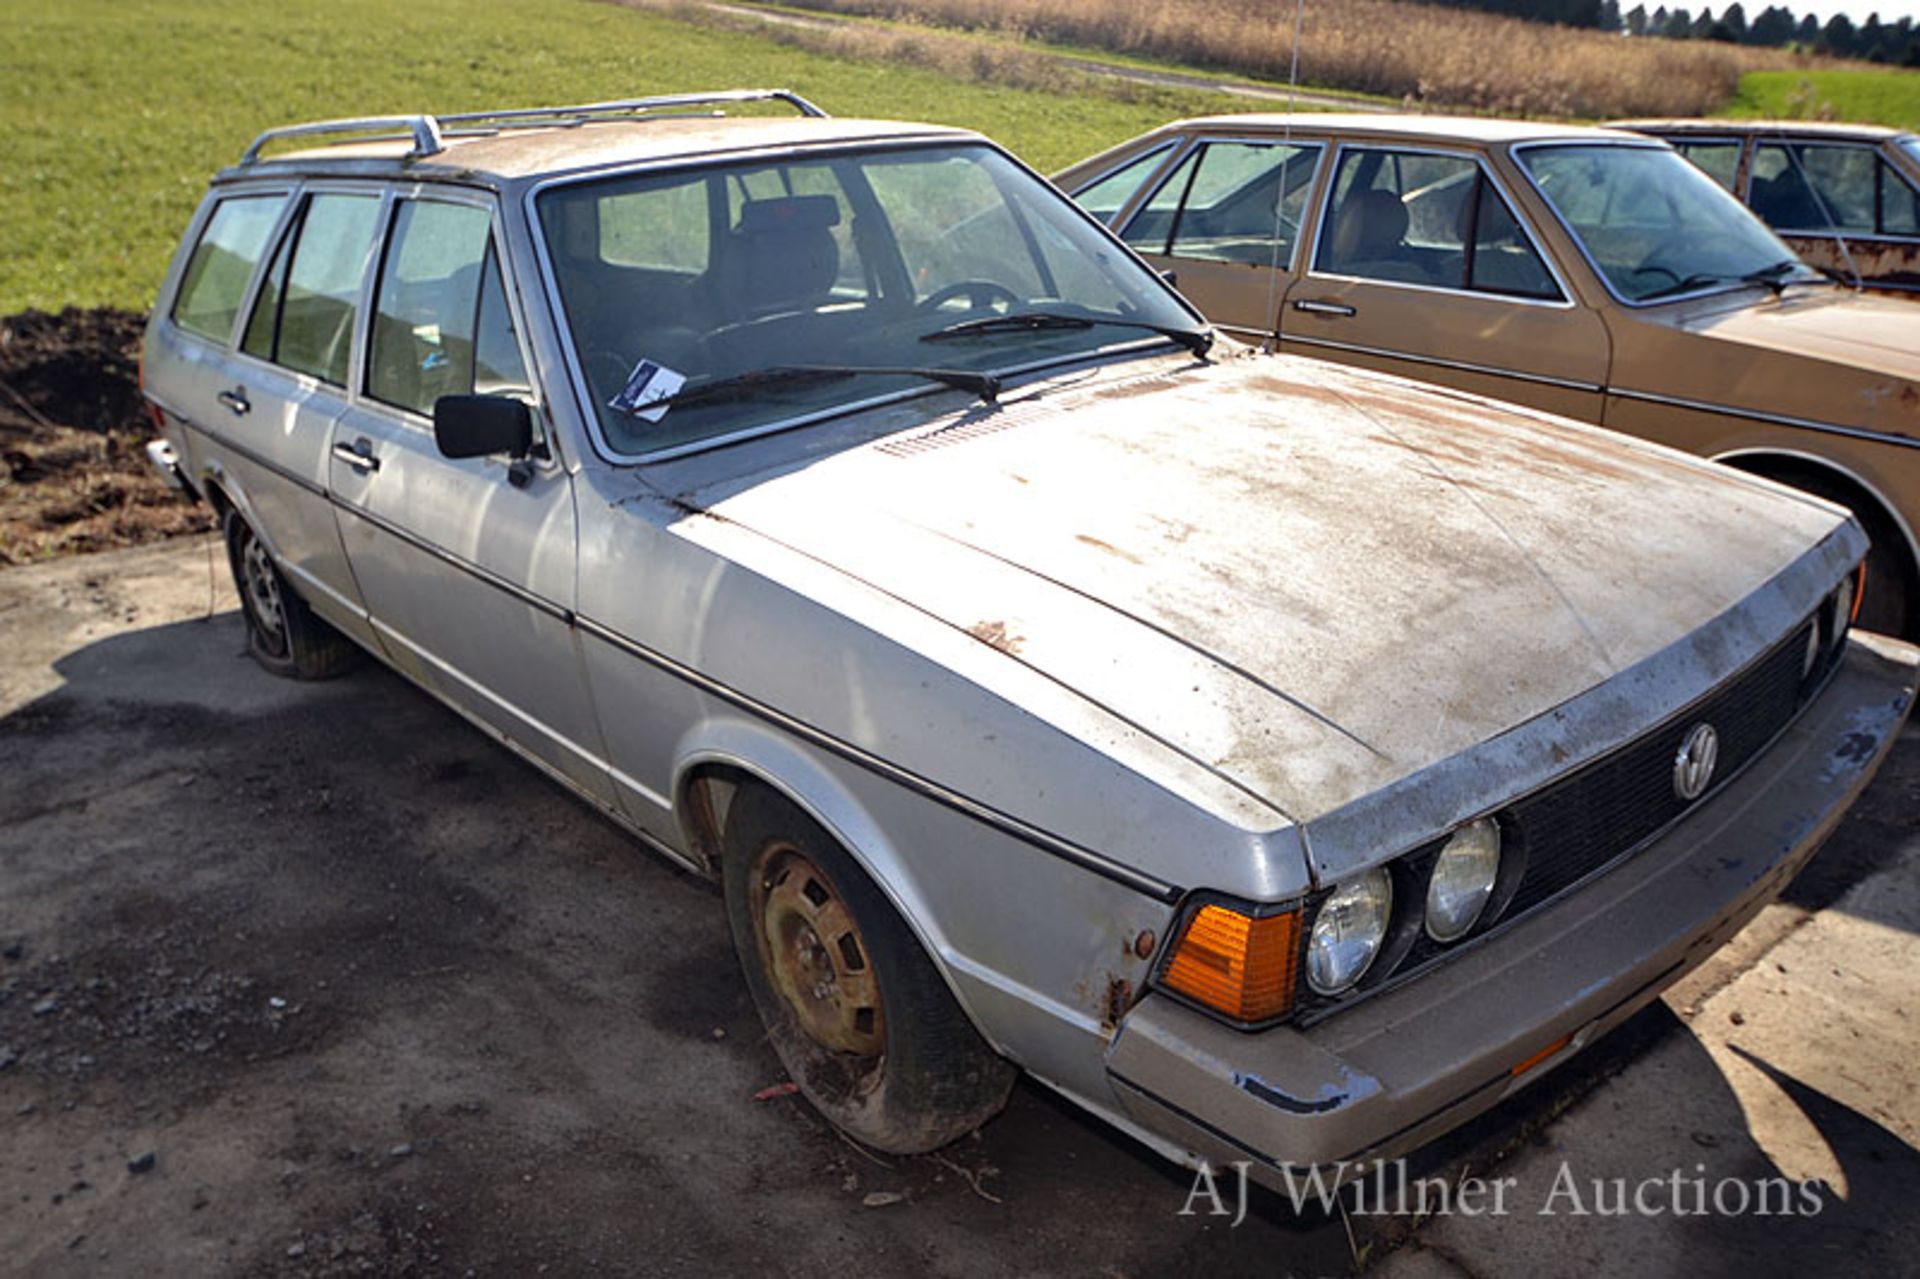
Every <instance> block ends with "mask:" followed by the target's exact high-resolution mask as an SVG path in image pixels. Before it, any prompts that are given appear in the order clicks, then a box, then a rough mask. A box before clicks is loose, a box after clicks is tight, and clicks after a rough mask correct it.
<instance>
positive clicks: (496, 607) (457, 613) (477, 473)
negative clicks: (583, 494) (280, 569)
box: [331, 195, 612, 802]
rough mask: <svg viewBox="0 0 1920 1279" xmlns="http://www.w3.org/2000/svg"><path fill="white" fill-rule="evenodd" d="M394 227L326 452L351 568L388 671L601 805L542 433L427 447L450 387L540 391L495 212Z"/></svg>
mask: <svg viewBox="0 0 1920 1279" xmlns="http://www.w3.org/2000/svg"><path fill="white" fill-rule="evenodd" d="M390 225H391V230H390V233H389V236H388V240H387V244H386V248H385V252H384V253H383V254H382V257H381V262H380V267H379V272H378V277H377V280H376V288H375V292H374V297H373V302H372V306H371V314H370V316H369V323H368V335H367V344H366V345H367V360H366V366H365V374H364V377H363V380H362V382H361V387H360V394H359V395H358V396H357V397H356V400H355V404H354V406H353V407H352V408H350V409H349V410H348V411H347V412H346V413H345V414H344V415H342V416H341V418H340V419H339V421H338V422H337V423H336V424H335V426H334V432H333V440H332V449H331V463H332V470H333V476H332V488H333V492H334V497H335V502H336V511H337V513H338V518H339V521H340V536H341V540H342V542H343V543H344V544H345V546H346V550H347V557H348V560H349V562H350V563H351V564H352V566H353V573H354V577H355V578H356V580H358V582H359V583H360V589H361V593H362V595H363V596H364V598H365V600H366V603H367V608H368V611H369V612H370V613H371V614H372V617H373V622H374V627H375V629H376V631H377V632H378V634H379V637H380V642H381V644H382V645H383V646H384V647H385V649H386V651H387V653H388V655H389V656H390V657H391V659H392V661H393V663H394V665H396V666H397V667H399V668H400V669H402V670H403V671H405V672H406V673H407V674H409V675H411V676H412V677H413V678H415V679H416V680H418V681H419V682H420V683H422V684H424V685H426V686H427V687H429V688H432V689H434V690H436V691H438V692H439V693H440V694H441V695H442V696H443V697H445V698H446V699H447V700H448V701H449V702H451V703H452V704H453V705H455V706H456V707H458V708H460V709H461V710H462V711H464V712H465V713H466V714H468V715H469V716H470V717H472V718H473V719H475V720H478V721H479V722H481V723H482V724H484V725H486V726H488V727H490V728H492V729H494V730H495V731H496V732H498V733H500V734H501V735H502V736H504V737H506V738H508V739H509V740H511V741H512V742H514V743H515V744H516V745H518V746H520V747H522V748H523V749H524V750H526V751H527V752H528V753H529V754H530V755H531V756H533V757H534V758H535V759H536V760H537V761H539V762H541V763H544V764H546V765H547V766H548V767H549V768H550V769H552V770H553V771H554V772H556V773H558V774H560V775H561V776H563V777H564V778H566V779H567V780H569V781H571V782H573V783H574V784H575V785H577V786H579V787H580V788H581V789H583V790H585V791H587V792H588V793H590V794H593V795H596V796H599V797H601V798H602V799H603V800H606V801H608V802H611V798H612V797H611V790H610V784H609V782H608V780H607V777H606V771H605V765H604V757H605V753H604V750H603V748H602V746H601V745H600V730H599V726H598V722H597V720H596V718H595V715H594V711H593V706H592V703H591V701H590V700H589V698H588V696H587V692H586V687H585V682H584V677H583V675H582V672H581V669H580V659H579V654H578V652H577V651H576V649H575V645H574V636H573V632H572V618H573V606H574V561H575V550H576V534H575V527H574V508H573V484H572V479H571V477H570V476H569V475H568V474H567V472H566V470H565V469H564V468H563V467H561V466H560V465H559V460H558V458H557V457H555V456H553V454H552V453H551V451H550V450H549V448H548V446H547V445H546V444H544V443H542V444H540V445H537V446H536V454H545V456H535V457H532V458H528V459H521V460H516V459H510V458H506V457H492V458H467V459H459V460H455V459H450V458H447V457H445V456H443V455H442V454H441V453H440V451H439V449H438V448H437V447H436V445H435V443H434V436H433V407H434V402H435V401H436V400H437V399H438V398H439V397H441V396H443V395H466V394H474V393H478V394H496V395H511V396H514V397H517V398H521V399H525V400H527V401H529V402H532V401H534V399H535V392H534V388H533V385H532V380H531V378H530V377H529V376H528V373H527V368H528V365H527V361H526V359H525V355H524V352H523V350H522V347H521V342H520V337H519V334H520V333H521V332H522V328H521V326H520V325H519V324H518V323H516V321H515V319H514V315H513V308H512V305H511V303H510V301H509V297H508V292H507V289H506V287H505V278H504V275H503V272H502V270H501V266H500V255H499V251H498V246H497V243H496V240H495V237H494V234H493V230H492V213H491V210H490V208H489V206H488V205H487V204H486V203H485V202H484V201H483V200H481V199H478V198H476V199H473V200H462V199H458V198H454V197H446V196H436V197H433V198H426V197H424V196H418V195H416V196H412V197H406V198H401V199H398V200H396V201H395V202H394V204H393V212H392V217H391V223H390ZM537 416H538V415H537V413H536V417H537Z"/></svg>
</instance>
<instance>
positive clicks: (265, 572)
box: [221, 509, 360, 679]
mask: <svg viewBox="0 0 1920 1279" xmlns="http://www.w3.org/2000/svg"><path fill="white" fill-rule="evenodd" d="M221 532H222V533H224V534H225V535H226V539H227V566H228V567H229V568H230V569H232V570H233V586H234V590H236V591H238V592H239V595H240V611H241V613H242V614H243V615H245V617H246V621H247V652H248V653H250V654H251V655H252V656H253V660H254V661H256V662H258V663H260V665H262V666H264V667H266V668H267V669H268V670H269V671H272V672H273V673H274V674H275V675H280V676H284V677H285V678H287V679H331V678H333V677H334V676H335V675H339V674H341V673H343V672H345V671H347V670H350V669H351V668H352V667H353V666H354V665H355V663H357V662H358V661H359V660H360V650H359V648H358V647H357V646H355V644H354V642H353V641H352V640H350V639H348V638H347V637H346V636H344V635H342V634H341V633H340V632H339V631H336V630H334V629H333V628H332V627H331V626H328V625H327V624H326V623H325V622H323V621H321V620H320V619H319V618H318V617H315V616H314V613H313V610H312V609H310V608H308V607H307V602H306V601H305V600H303V599H301V598H300V597H299V596H298V595H296V594H294V593H293V590H292V588H290V587H289V586H288V585H287V580H286V578H284V577H282V576H281V574H280V569H279V568H278V566H276V565H275V564H274V562H273V556H272V554H271V553H269V552H268V550H267V548H266V545H265V544H264V543H262V542H261V541H260V539H259V538H257V537H255V536H254V533H253V527H252V526H251V525H249V524H248V523H247V521H246V520H245V518H243V517H242V516H241V514H240V512H239V511H236V510H231V509H230V510H228V511H227V513H226V515H225V516H224V517H223V518H222V520H221Z"/></svg>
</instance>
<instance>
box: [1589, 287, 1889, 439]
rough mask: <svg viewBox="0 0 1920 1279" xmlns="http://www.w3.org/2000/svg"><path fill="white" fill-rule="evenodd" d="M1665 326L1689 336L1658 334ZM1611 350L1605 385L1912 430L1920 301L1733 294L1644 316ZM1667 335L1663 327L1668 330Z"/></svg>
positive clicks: (1829, 293) (1841, 293)
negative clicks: (1659, 317)
mask: <svg viewBox="0 0 1920 1279" xmlns="http://www.w3.org/2000/svg"><path fill="white" fill-rule="evenodd" d="M1667 324H1670V325H1671V328H1672V329H1677V330H1678V331H1679V332H1680V333H1682V334H1685V335H1687V336H1688V337H1691V338H1692V339H1694V341H1692V342H1689V341H1686V340H1685V339H1682V340H1681V341H1679V342H1675V341H1674V340H1673V338H1672V337H1671V336H1666V337H1661V336H1659V335H1658V334H1659V332H1660V330H1663V329H1666V327H1667ZM1648 327H1649V328H1650V329H1651V330H1653V332H1650V333H1649V334H1648V335H1647V337H1648V339H1649V340H1647V341H1644V342H1635V341H1633V340H1632V338H1631V336H1630V335H1622V336H1623V337H1625V338H1626V340H1624V341H1622V342H1620V343H1619V344H1618V348H1617V357H1618V358H1617V360H1616V365H1615V369H1614V378H1613V380H1614V382H1615V383H1616V384H1617V385H1619V386H1621V387H1623V388H1627V389H1632V390H1645V391H1656V392H1661V393H1664V394H1669V395H1675V396H1678V397H1680V398H1683V399H1688V400H1700V401H1707V402H1711V403H1715V404H1722V405H1725V406H1727V407H1729V408H1734V409H1747V410H1756V411H1759V412H1763V413H1774V414H1786V415H1788V416H1791V417H1797V418H1804V419H1806V420H1808V421H1814V422H1832V423H1834V424H1836V425H1840V426H1848V427H1854V428H1858V429H1862V430H1872V431H1880V432H1884V433H1886V434H1890V435H1904V436H1909V437H1915V436H1920V306H1916V305H1914V304H1913V303H1912V302H1907V301H1901V300H1898V299H1894V298H1886V297H1875V296H1870V295H1862V294H1856V293H1850V292H1847V291H1845V290H1842V289H1837V288H1814V289H1789V290H1788V291H1787V293H1786V294H1785V296H1784V297H1782V298H1779V299H1769V300H1767V301H1763V302H1755V301H1753V300H1752V298H1751V295H1739V301H1738V302H1737V303H1736V304H1735V305H1733V306H1727V305H1725V303H1724V302H1721V303H1713V304H1709V305H1707V306H1704V307H1700V308H1683V309H1680V310H1678V311H1677V312H1675V313H1673V314H1672V315H1671V317H1670V318H1668V319H1667V320H1666V323H1661V322H1658V321H1655V322H1652V323H1651V324H1649V326H1648ZM1667 331H1668V332H1669V333H1670V332H1671V330H1667Z"/></svg>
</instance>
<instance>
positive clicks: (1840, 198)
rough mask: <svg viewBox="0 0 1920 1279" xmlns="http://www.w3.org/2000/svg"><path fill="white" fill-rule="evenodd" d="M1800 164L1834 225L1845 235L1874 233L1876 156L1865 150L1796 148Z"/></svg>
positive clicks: (1877, 165)
mask: <svg viewBox="0 0 1920 1279" xmlns="http://www.w3.org/2000/svg"><path fill="white" fill-rule="evenodd" d="M1800 160H1801V163H1802V164H1804V165H1805V166H1806V170H1807V178H1808V180H1809V181H1811V182H1812V183H1813V189H1814V190H1815V191H1816V192H1818V193H1819V195H1820V198H1821V200H1822V201H1823V202H1824V204H1825V205H1826V212H1827V215H1828V217H1829V218H1830V219H1831V220H1832V221H1833V222H1834V223H1835V224H1837V225H1838V226H1839V227H1840V228H1841V229H1842V230H1846V231H1866V232H1871V231H1872V230H1873V229H1874V212H1875V210H1874V205H1875V204H1876V203H1877V201H1876V199H1875V197H1876V195H1877V194H1878V192H1877V191H1876V190H1875V179H1876V178H1877V177H1878V176H1879V175H1878V173H1877V172H1876V170H1877V169H1878V168H1879V167H1880V157H1879V156H1877V155H1875V154H1874V153H1873V152H1871V151H1869V150H1867V149H1866V148H1865V147H1822V146H1809V147H1802V148H1800Z"/></svg>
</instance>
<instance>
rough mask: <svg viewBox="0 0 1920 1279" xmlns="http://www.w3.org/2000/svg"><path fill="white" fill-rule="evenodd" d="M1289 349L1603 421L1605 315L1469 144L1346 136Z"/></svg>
mask: <svg viewBox="0 0 1920 1279" xmlns="http://www.w3.org/2000/svg"><path fill="white" fill-rule="evenodd" d="M1325 188H1326V190H1325V195H1324V196H1323V197H1322V204H1321V214H1320V217H1319V218H1318V219H1317V222H1316V225H1315V228H1314V231H1313V243H1312V246H1311V252H1310V257H1309V261H1310V266H1309V267H1308V269H1307V270H1306V271H1305V272H1304V273H1303V274H1301V275H1300V276H1299V277H1298V278H1297V279H1296V280H1295V281H1294V282H1293V284H1292V286H1291V288H1290V289H1289V290H1288V292H1287V295H1286V304H1285V309H1284V310H1283V312H1282V318H1281V324H1280V337H1281V349H1282V350H1286V351H1293V352H1295V353H1298V354H1303V355H1317V356H1321V357H1323V358H1326V359H1333V360H1339V361H1342V362H1344V363H1350V364H1357V365H1361V366H1363V367H1367V368H1375V369H1383V370H1385V371H1387V372H1390V373H1398V374H1401V375H1403V376H1405V377H1411V378H1419V379H1421V380H1423V381H1427V382H1437V383H1440V384H1442V385H1445V386H1452V387H1458V388H1459V389H1461V390H1464V391H1472V392H1475V393H1477V394H1481V395H1489V396H1493V397H1495V398H1498V399H1502V400H1510V401H1513V402H1515V403H1519V404H1526V405H1530V406H1532V407H1534V408H1539V409H1545V410H1546V411H1548V412H1551V413H1559V414H1562V415H1565V416H1567V417H1574V418H1581V419H1584V420H1586V421H1589V422H1597V421H1599V420H1600V412H1601V401H1602V388H1603V387H1604V386H1605V384H1606V379H1607V367H1608V361H1609V354H1610V345H1609V339H1608V336H1607V331H1606V327H1605V324H1604V323H1603V322H1602V320H1601V319H1600V316H1599V315H1598V314H1597V313H1595V312H1594V311H1593V310H1592V309H1591V308H1589V307H1587V306H1585V305H1583V304H1581V303H1580V302H1579V301H1578V299H1577V298H1576V297H1575V296H1574V294H1573V293H1572V291H1571V290H1570V289H1569V288H1568V287H1567V285H1566V283H1565V282H1564V281H1563V280H1562V279H1561V278H1560V276H1559V274H1558V272H1557V271H1556V270H1555V269H1554V268H1553V266H1552V265H1551V262H1550V259H1549V258H1548V257H1547V255H1546V254H1545V253H1544V252H1543V251H1542V249H1541V248H1540V245H1539V242H1538V240H1537V238H1536V237H1535V236H1534V235H1533V234H1532V233H1531V231H1530V230H1529V229H1528V228H1527V226H1526V225H1525V224H1524V222H1523V221H1522V220H1521V219H1520V218H1519V216H1518V215H1517V214H1516V213H1515V205H1514V202H1513V200H1512V198H1511V196H1510V195H1509V194H1508V193H1507V192H1506V190H1505V189H1504V187H1503V186H1502V184H1501V183H1500V182H1499V180H1498V179H1497V178H1496V177H1495V176H1494V174H1493V172H1492V171H1491V170H1490V169H1489V168H1488V166H1487V165H1486V163H1485V161H1484V160H1483V159H1482V158H1481V157H1480V156H1479V155H1478V154H1477V153H1475V152H1470V151H1451V150H1441V149H1428V148H1414V147H1396V146H1373V145H1368V146H1350V145H1343V146H1342V147H1341V148H1340V149H1339V152H1338V154H1337V156H1336V157H1335V159H1334V162H1333V168H1332V172H1331V176H1330V180H1329V181H1328V182H1327V183H1326V184H1325Z"/></svg>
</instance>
